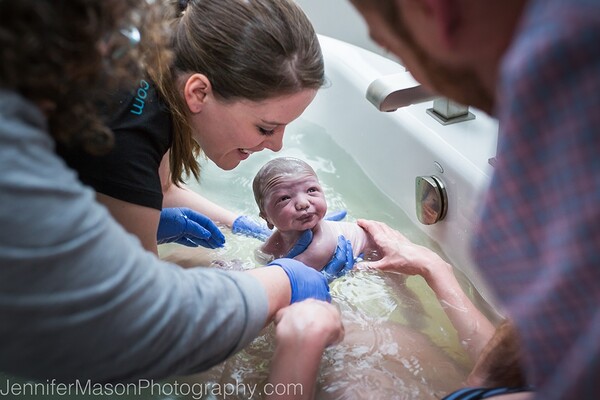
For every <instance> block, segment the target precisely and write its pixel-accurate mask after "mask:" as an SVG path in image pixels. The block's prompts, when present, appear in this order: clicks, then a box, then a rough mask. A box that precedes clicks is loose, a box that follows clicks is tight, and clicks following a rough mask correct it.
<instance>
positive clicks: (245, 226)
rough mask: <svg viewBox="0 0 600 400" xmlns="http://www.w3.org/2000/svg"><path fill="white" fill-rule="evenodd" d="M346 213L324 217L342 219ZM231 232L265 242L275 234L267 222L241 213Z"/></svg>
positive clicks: (333, 219)
mask: <svg viewBox="0 0 600 400" xmlns="http://www.w3.org/2000/svg"><path fill="white" fill-rule="evenodd" d="M346 214H347V212H346V210H340V211H335V212H332V213H329V214H327V215H325V217H324V218H323V219H326V220H329V221H341V220H343V219H344V218H346ZM231 232H233V233H235V234H241V235H246V236H250V237H253V238H256V239H259V240H262V241H263V242H264V241H265V240H267V239H268V238H269V237H271V235H272V234H273V231H272V230H270V229H269V228H267V226H266V225H265V224H261V223H260V222H255V221H254V220H253V219H252V218H250V217H248V216H246V215H240V216H239V217H237V218H236V219H235V221H233V224H231ZM311 240H312V236H311V238H310V240H308V242H306V246H305V247H304V248H302V249H301V250H299V251H298V253H296V255H298V254H300V253H302V252H303V251H304V250H305V249H306V247H308V245H309V244H310V242H311ZM292 257H295V256H291V257H290V258H292Z"/></svg>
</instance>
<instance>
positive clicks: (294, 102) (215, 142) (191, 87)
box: [60, 0, 324, 253]
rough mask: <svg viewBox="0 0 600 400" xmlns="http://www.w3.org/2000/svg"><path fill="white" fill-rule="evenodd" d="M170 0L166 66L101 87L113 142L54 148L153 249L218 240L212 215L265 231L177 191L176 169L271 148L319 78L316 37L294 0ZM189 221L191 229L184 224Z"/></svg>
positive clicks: (232, 160)
mask: <svg viewBox="0 0 600 400" xmlns="http://www.w3.org/2000/svg"><path fill="white" fill-rule="evenodd" d="M175 3H176V4H175V5H173V7H172V10H171V12H172V15H171V18H170V20H169V23H170V27H171V32H172V34H171V38H170V45H171V49H172V52H173V60H172V63H171V65H170V67H169V68H162V69H160V70H158V71H148V72H149V73H148V76H147V77H145V78H144V79H143V80H141V81H140V83H139V84H138V89H137V91H136V92H133V93H131V92H127V91H125V92H117V93H114V94H113V99H112V101H111V107H110V112H111V118H110V123H109V125H110V128H111V129H112V130H113V131H114V132H115V133H116V135H115V136H116V145H115V146H114V149H113V150H112V151H111V152H110V153H109V154H107V155H105V156H102V157H87V158H82V157H80V156H79V154H78V152H77V149H73V148H62V149H60V154H61V155H63V156H64V158H65V159H66V161H67V163H68V164H69V165H70V166H72V167H73V168H74V169H76V170H77V171H78V172H79V176H80V179H81V180H82V181H83V182H84V183H87V184H89V185H90V186H92V187H93V188H94V189H95V190H96V191H97V193H98V199H99V200H100V201H101V202H102V203H104V205H106V206H107V207H108V209H109V210H110V211H111V213H112V215H113V216H114V217H115V218H116V219H117V220H118V221H119V222H120V223H121V224H122V225H123V226H124V227H125V228H126V229H127V230H128V231H129V232H131V233H134V234H135V235H136V236H138V237H139V238H140V240H141V241H142V244H143V245H144V247H145V248H146V249H148V250H150V251H153V252H155V253H156V252H157V241H158V242H159V243H165V242H169V241H176V242H177V243H181V244H187V245H191V246H198V245H201V246H204V247H213V248H214V247H215V246H217V247H218V246H222V245H223V241H224V237H223V235H222V234H221V232H220V231H219V228H217V226H216V225H215V223H221V224H223V225H226V226H228V227H231V228H232V229H233V231H234V232H235V233H243V234H250V235H257V236H266V235H268V230H267V229H266V228H265V227H264V225H263V224H260V223H258V222H255V221H253V220H252V219H249V218H247V217H245V216H243V215H242V216H241V215H239V213H237V212H232V211H229V210H226V209H224V208H222V207H220V206H218V205H216V204H214V203H213V202H211V201H209V200H207V199H205V198H203V197H202V196H201V195H200V194H198V193H195V192H193V191H190V190H188V189H187V187H186V185H185V184H184V183H183V182H184V179H185V178H187V177H188V176H189V175H193V176H194V177H195V178H196V179H199V177H200V166H199V164H198V161H197V157H198V155H199V154H200V153H201V152H202V153H204V155H205V156H206V157H208V158H209V159H210V160H212V161H213V162H214V163H215V164H216V165H217V166H219V167H220V168H222V169H225V170H230V169H233V168H235V167H237V166H238V165H239V164H240V162H242V161H244V160H246V159H247V158H248V157H249V156H250V155H251V154H252V153H255V152H259V151H262V150H264V149H269V150H272V151H279V150H280V149H281V146H282V140H283V134H284V131H285V127H286V126H287V125H288V124H289V123H290V122H292V121H293V120H295V119H296V118H298V117H299V116H300V114H301V113H302V112H303V111H304V109H305V108H306V107H307V106H308V105H309V104H310V102H311V101H312V100H313V98H314V97H315V95H316V92H317V90H318V89H319V88H320V87H321V86H322V85H323V82H324V69H323V59H322V54H321V49H320V46H319V42H318V40H317V37H316V35H315V32H314V30H313V28H312V26H311V24H310V22H309V21H308V19H307V17H306V15H304V13H303V12H302V11H301V10H300V8H299V7H298V6H297V5H296V4H295V2H294V1H292V0H286V1H279V2H271V1H267V0H257V1H252V2H245V1H239V0H224V1H219V2H214V1H207V0H199V1H193V2H185V1H184V2H181V1H178V2H175ZM142 97H143V98H142ZM163 208H165V210H163ZM179 208H184V210H183V211H180V210H178V211H173V209H175V210H177V209H179ZM187 209H191V210H192V211H189V210H187ZM182 215H183V217H182ZM190 220H193V221H194V222H193V223H194V224H196V225H194V226H196V232H198V231H199V232H202V234H197V233H193V232H191V231H190V230H189V229H188V228H187V221H190ZM173 221H181V224H180V225H179V228H177V229H173V228H169V229H167V228H165V227H167V226H169V227H173V225H174V224H173ZM182 235H183V238H182ZM186 235H187V236H186ZM183 239H185V240H183Z"/></svg>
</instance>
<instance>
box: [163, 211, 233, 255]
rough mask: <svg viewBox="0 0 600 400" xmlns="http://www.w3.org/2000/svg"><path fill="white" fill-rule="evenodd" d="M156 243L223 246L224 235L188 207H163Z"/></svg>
mask: <svg viewBox="0 0 600 400" xmlns="http://www.w3.org/2000/svg"><path fill="white" fill-rule="evenodd" d="M156 240H157V242H158V244H162V243H173V242H174V243H178V244H182V245H184V246H189V247H198V246H202V247H207V248H209V249H216V248H217V247H223V244H224V243H225V236H223V234H222V233H221V231H220V230H219V228H217V226H216V225H215V224H214V223H213V222H212V221H211V220H210V219H209V218H208V217H205V216H204V215H202V214H199V213H197V212H196V211H194V210H191V209H189V208H183V207H181V208H163V210H162V212H161V213H160V222H159V224H158V231H157V233H156Z"/></svg>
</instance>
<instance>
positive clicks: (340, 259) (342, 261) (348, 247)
mask: <svg viewBox="0 0 600 400" xmlns="http://www.w3.org/2000/svg"><path fill="white" fill-rule="evenodd" d="M353 266H354V255H353V253H352V243H350V241H349V240H346V238H345V237H344V236H342V235H340V236H338V244H337V246H336V248H335V253H334V254H333V257H331V260H330V261H329V262H328V263H327V265H325V267H324V268H323V269H322V270H321V273H322V274H323V275H324V276H325V278H326V279H327V282H328V283H331V281H333V280H334V279H335V278H339V277H341V276H344V275H346V273H347V272H348V271H350V270H351V269H352V267H353Z"/></svg>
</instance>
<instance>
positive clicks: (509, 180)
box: [474, 0, 600, 400]
mask: <svg viewBox="0 0 600 400" xmlns="http://www.w3.org/2000/svg"><path fill="white" fill-rule="evenodd" d="M500 80H501V81H500V84H499V88H500V89H499V100H498V103H497V116H498V118H499V120H500V136H499V144H498V157H497V159H498V163H497V165H496V171H495V175H494V177H493V180H492V184H491V188H490V191H489V193H488V196H487V199H486V207H485V209H484V212H483V215H482V219H481V222H480V224H479V226H478V230H477V236H476V237H475V240H474V253H475V257H476V260H477V262H478V264H479V265H480V267H481V269H482V272H483V273H484V275H485V276H486V277H487V278H488V280H489V282H490V284H491V285H492V287H493V288H494V289H495V290H496V293H497V295H498V296H499V298H500V299H501V301H502V302H503V305H504V306H505V307H506V311H507V313H508V315H510V316H511V317H512V318H513V319H514V320H515V322H516V324H517V326H518V328H519V332H520V334H521V336H522V340H523V345H524V353H525V354H524V356H525V363H526V364H525V365H526V369H527V372H528V375H529V378H530V380H531V383H533V384H534V385H535V386H536V387H537V389H538V397H537V398H540V399H545V400H550V399H596V398H598V397H599V396H600V1H598V0H570V1H566V0H531V1H530V2H529V3H528V6H527V7H526V9H525V15H524V17H523V20H522V21H521V24H520V25H519V27H518V30H517V34H516V36H515V39H514V41H513V44H512V47H511V48H510V49H509V51H508V53H507V54H506V56H505V58H504V59H503V63H502V68H501V71H500Z"/></svg>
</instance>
